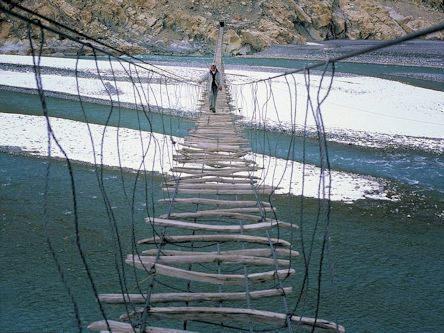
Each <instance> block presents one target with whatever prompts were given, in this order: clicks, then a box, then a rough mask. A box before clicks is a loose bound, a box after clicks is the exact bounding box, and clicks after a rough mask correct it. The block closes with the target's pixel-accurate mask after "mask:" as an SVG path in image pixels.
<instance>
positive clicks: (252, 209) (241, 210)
mask: <svg viewBox="0 0 444 333" xmlns="http://www.w3.org/2000/svg"><path fill="white" fill-rule="evenodd" d="M272 211H273V209H272V208H271V207H239V208H218V209H208V210H200V211H197V212H192V213H171V215H170V217H172V215H173V214H174V215H175V216H180V215H177V214H195V213H206V214H208V215H209V216H211V215H213V214H212V213H211V212H214V215H213V216H217V213H227V214H230V213H237V214H244V215H246V214H245V213H262V212H272ZM206 214H202V216H204V215H206ZM163 216H167V218H168V214H165V215H162V216H159V217H161V218H165V217H163ZM224 216H226V215H224ZM247 216H248V217H251V221H260V220H261V217H260V216H256V215H247ZM192 217H194V216H192ZM254 217H255V218H254Z"/></svg>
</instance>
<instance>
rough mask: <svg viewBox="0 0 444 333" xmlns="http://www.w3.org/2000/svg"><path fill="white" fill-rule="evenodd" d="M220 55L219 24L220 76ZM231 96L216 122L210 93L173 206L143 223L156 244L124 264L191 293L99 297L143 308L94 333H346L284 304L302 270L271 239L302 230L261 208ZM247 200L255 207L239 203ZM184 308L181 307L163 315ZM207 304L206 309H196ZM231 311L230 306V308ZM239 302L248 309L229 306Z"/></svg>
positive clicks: (184, 157) (179, 167)
mask: <svg viewBox="0 0 444 333" xmlns="http://www.w3.org/2000/svg"><path fill="white" fill-rule="evenodd" d="M222 46H223V24H221V26H220V30H219V35H218V40H217V45H216V50H215V55H214V63H215V64H216V66H217V67H218V68H219V69H220V71H221V72H222V75H223V74H224V66H223V59H222ZM229 88H230V87H229V85H226V86H225V87H224V89H223V90H222V91H221V92H220V93H219V96H218V99H217V104H216V110H217V112H216V113H213V112H211V111H210V109H209V104H208V96H207V95H208V94H209V92H208V89H207V90H205V92H204V94H205V95H204V96H203V97H202V102H203V103H202V104H201V110H200V116H199V118H198V119H197V121H196V126H195V128H194V129H192V130H191V131H190V133H189V134H188V136H186V137H185V140H184V142H183V143H182V144H181V148H180V149H179V150H178V151H177V154H175V155H174V156H173V158H174V161H175V164H176V166H174V167H173V169H172V170H171V171H172V172H173V174H174V176H173V177H172V178H170V179H168V180H167V181H166V182H165V183H164V187H163V191H165V192H166V194H167V196H168V199H162V201H164V200H167V201H168V202H169V203H170V208H169V211H168V213H166V214H163V215H160V216H159V217H154V218H146V220H145V222H146V223H148V224H149V225H151V226H152V227H153V228H154V229H156V236H155V237H151V238H147V239H142V240H139V241H138V243H139V244H141V245H146V246H147V249H146V250H144V251H143V252H142V254H141V255H137V254H136V255H135V254H129V255H128V257H127V259H126V263H127V264H129V265H132V266H135V267H137V268H139V269H142V270H144V271H146V272H147V274H148V275H151V276H152V277H155V276H157V275H160V276H167V277H173V278H176V279H183V280H186V281H188V285H189V289H190V291H189V292H181V293H155V292H154V290H155V288H154V286H153V285H152V284H151V286H152V288H150V290H148V291H147V293H145V294H122V293H116V294H101V295H99V299H100V300H101V301H102V302H104V303H112V304H116V303H125V302H133V303H140V304H141V305H143V306H141V307H140V308H137V309H136V310H135V311H133V312H131V313H128V314H123V315H122V317H121V319H122V320H125V321H130V323H128V322H119V321H112V320H108V321H105V320H101V321H97V322H94V323H91V324H90V325H89V326H88V328H89V329H91V330H95V331H102V332H103V331H112V332H122V333H123V332H134V331H135V330H136V331H137V332H139V331H140V332H171V333H172V332H191V331H188V330H186V329H184V330H177V329H169V328H159V327H153V326H151V323H152V322H155V320H156V319H163V320H170V321H173V320H175V321H179V322H182V326H183V327H184V328H186V327H187V321H189V320H195V321H201V322H213V323H216V324H217V323H220V324H221V325H222V326H223V323H224V322H225V323H226V324H227V325H228V324H231V323H232V322H241V323H245V324H246V328H245V329H248V330H249V331H254V330H255V328H258V325H259V324H263V323H265V324H269V323H273V325H274V326H275V327H276V326H278V327H288V329H289V330H290V331H291V330H292V327H294V328H297V327H309V328H310V329H311V328H318V329H322V330H325V331H332V332H333V331H337V332H344V328H343V327H342V326H340V325H337V324H335V323H333V322H329V321H326V320H321V319H317V318H307V317H302V316H297V315H295V314H290V312H289V311H290V310H289V304H288V302H287V299H286V298H287V295H288V294H290V293H292V292H293V288H292V287H288V286H285V285H286V284H287V285H291V277H292V276H293V275H294V274H295V269H294V268H292V267H291V266H292V263H297V260H295V259H296V258H297V256H298V252H297V251H296V250H295V249H294V244H291V243H290V242H288V241H287V240H285V239H284V238H273V237H272V236H271V234H272V233H273V231H274V230H275V229H279V228H282V229H292V228H297V225H295V224H292V223H287V222H283V221H279V220H278V219H277V214H276V211H275V210H274V208H273V207H272V206H271V205H270V203H269V202H268V201H263V200H262V199H261V197H262V196H264V195H267V196H268V195H271V194H272V193H273V192H274V190H275V188H273V187H272V186H266V185H258V180H260V179H257V177H254V176H252V174H251V173H252V172H253V171H256V170H257V169H258V166H257V165H256V163H255V162H254V161H253V160H250V159H248V158H246V155H247V154H248V153H249V152H250V151H251V149H250V148H249V145H248V140H246V139H245V138H244V137H243V136H242V130H241V129H240V128H239V127H238V126H236V124H235V122H236V118H237V117H236V115H235V114H234V112H233V111H234V110H233V107H232V106H231V105H230V103H229V101H230V95H229ZM245 196H249V197H250V198H253V200H251V199H250V200H245V199H243V197H245ZM184 209H185V211H184ZM187 209H188V210H187ZM177 230H180V232H178V231H177ZM188 233H189V234H188ZM258 234H261V235H258ZM178 243H179V244H181V245H187V246H188V251H184V250H177V249H174V246H175V245H177V244H178ZM202 244H210V245H212V246H211V250H209V251H202V250H200V251H196V250H195V247H197V248H198V249H199V247H200V245H202ZM170 248H173V249H170ZM232 248H236V249H234V250H233V249H232ZM199 264H205V265H207V267H208V265H210V267H211V266H212V268H213V269H214V271H213V272H209V269H207V270H206V271H205V272H202V271H199V269H198V267H199V266H198V265H199ZM227 267H229V269H230V270H236V271H239V272H241V274H227V273H225V272H224V270H226V268H227ZM195 282H198V283H201V284H206V286H205V287H202V289H206V290H208V291H206V292H192V291H191V284H192V283H195ZM267 286H268V287H267ZM272 297H277V298H281V300H282V308H283V309H284V311H283V312H281V313H279V312H273V311H266V310H260V309H257V308H256V307H255V301H259V302H261V303H263V299H264V298H272ZM178 302H182V303H185V306H163V307H160V306H158V304H159V303H166V304H174V303H178ZM203 302H205V303H209V304H206V306H201V305H199V304H202V303H203ZM227 302H228V304H230V306H225V304H226V303H227ZM236 303H240V304H244V305H246V306H243V307H239V304H238V306H237V307H234V306H232V305H231V304H236ZM131 322H132V323H133V324H131ZM134 323H137V324H136V325H134ZM209 329H210V328H208V330H209Z"/></svg>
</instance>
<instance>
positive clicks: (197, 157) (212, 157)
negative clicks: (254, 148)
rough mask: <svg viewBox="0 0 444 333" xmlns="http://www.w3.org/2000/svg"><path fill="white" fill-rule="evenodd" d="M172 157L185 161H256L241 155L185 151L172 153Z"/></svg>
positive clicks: (251, 162) (249, 162)
mask: <svg viewBox="0 0 444 333" xmlns="http://www.w3.org/2000/svg"><path fill="white" fill-rule="evenodd" d="M173 159H174V160H175V161H178V162H180V161H182V160H184V161H186V162H190V163H191V162H192V161H202V160H203V161H228V162H232V163H237V164H241V163H243V164H245V163H248V164H253V163H256V162H254V161H251V160H247V159H244V158H241V157H237V156H230V155H222V154H192V153H187V154H183V153H180V154H174V155H173Z"/></svg>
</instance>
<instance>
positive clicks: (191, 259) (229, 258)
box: [127, 254, 290, 267]
mask: <svg viewBox="0 0 444 333" xmlns="http://www.w3.org/2000/svg"><path fill="white" fill-rule="evenodd" d="M156 258H157V262H158V263H159V264H204V263H225V264H248V265H252V266H271V265H276V264H277V265H279V266H282V267H288V266H289V265H290V261H289V260H286V259H276V260H274V259H272V258H267V257H256V256H245V255H240V254H200V255H197V254H189V255H181V256H180V255H177V256H163V255H161V256H159V257H157V256H155V255H153V256H133V255H131V254H129V255H128V256H127V260H134V261H135V260H141V261H142V262H143V263H155V262H156Z"/></svg>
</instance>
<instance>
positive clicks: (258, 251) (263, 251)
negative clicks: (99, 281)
mask: <svg viewBox="0 0 444 333" xmlns="http://www.w3.org/2000/svg"><path fill="white" fill-rule="evenodd" d="M159 251H160V253H161V254H162V256H176V255H179V256H182V255H191V254H194V255H206V254H240V255H251V256H272V255H273V252H274V254H275V255H276V256H287V257H289V256H291V257H297V256H299V252H298V251H294V250H290V249H282V248H275V249H271V248H270V247H265V248H255V249H242V250H227V251H220V252H216V251H211V252H210V251H209V252H199V251H179V250H159V249H157V248H156V249H150V250H145V251H142V253H143V254H146V255H157V253H158V252H159Z"/></svg>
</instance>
